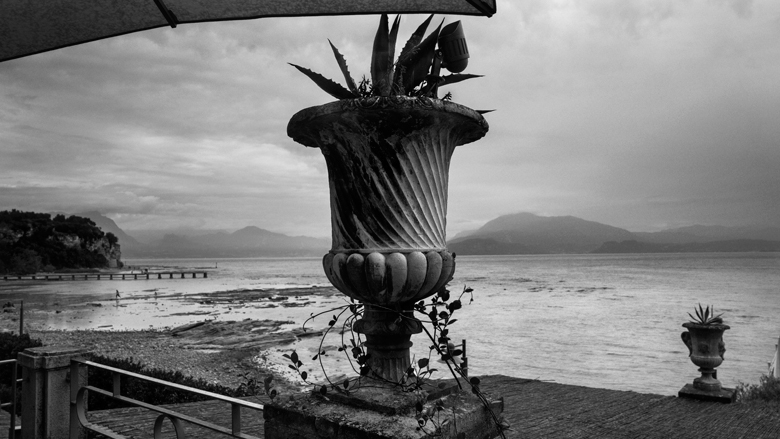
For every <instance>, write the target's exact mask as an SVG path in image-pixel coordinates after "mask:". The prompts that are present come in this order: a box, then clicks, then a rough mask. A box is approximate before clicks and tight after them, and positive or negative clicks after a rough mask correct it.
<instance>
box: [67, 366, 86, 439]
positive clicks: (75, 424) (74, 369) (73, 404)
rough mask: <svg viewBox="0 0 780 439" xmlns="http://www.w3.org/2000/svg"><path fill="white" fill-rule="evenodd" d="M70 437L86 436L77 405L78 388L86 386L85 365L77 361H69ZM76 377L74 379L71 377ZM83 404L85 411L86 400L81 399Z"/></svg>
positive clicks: (79, 437)
mask: <svg viewBox="0 0 780 439" xmlns="http://www.w3.org/2000/svg"><path fill="white" fill-rule="evenodd" d="M70 377H71V379H70V437H69V439H84V438H86V437H87V435H86V431H85V430H84V428H83V427H82V426H81V421H79V407H78V406H77V403H78V401H77V398H78V393H79V389H81V388H82V387H84V386H86V385H87V384H88V383H87V367H86V366H84V365H81V364H79V363H75V362H72V361H71V363H70ZM73 377H76V379H73ZM82 403H83V404H84V407H83V408H84V411H85V413H86V408H87V407H86V404H87V402H86V400H85V401H82Z"/></svg>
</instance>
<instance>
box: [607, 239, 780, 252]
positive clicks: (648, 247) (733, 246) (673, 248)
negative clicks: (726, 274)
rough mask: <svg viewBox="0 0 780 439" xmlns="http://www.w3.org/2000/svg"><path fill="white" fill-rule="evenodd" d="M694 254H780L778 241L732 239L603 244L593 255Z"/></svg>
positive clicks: (612, 242) (611, 242)
mask: <svg viewBox="0 0 780 439" xmlns="http://www.w3.org/2000/svg"><path fill="white" fill-rule="evenodd" d="M696 252H780V241H765V240H760V239H733V240H728V241H710V242H688V243H683V244H678V243H675V244H670V243H650V242H638V241H622V242H615V241H610V242H605V243H604V244H602V245H601V247H599V248H597V249H596V250H594V251H593V253H696Z"/></svg>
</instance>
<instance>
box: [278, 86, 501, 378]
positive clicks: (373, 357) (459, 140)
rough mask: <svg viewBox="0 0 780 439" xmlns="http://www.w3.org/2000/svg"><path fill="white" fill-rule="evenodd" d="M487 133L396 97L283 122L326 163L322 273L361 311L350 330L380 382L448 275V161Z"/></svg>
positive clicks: (449, 109) (397, 370) (477, 121)
mask: <svg viewBox="0 0 780 439" xmlns="http://www.w3.org/2000/svg"><path fill="white" fill-rule="evenodd" d="M487 130H488V125H487V122H486V121H485V119H484V118H483V117H482V116H481V115H480V114H479V113H477V112H476V111H474V110H471V109H469V108H466V107H463V106H461V105H458V104H454V103H451V102H446V101H441V100H438V99H429V98H409V97H404V96H396V97H371V98H363V99H347V100H340V101H336V102H331V103H329V104H325V105H321V106H318V107H311V108H307V109H304V110H301V111H300V112H298V113H297V114H295V115H294V116H293V117H292V119H291V120H290V123H289V124H288V126H287V134H288V135H289V136H290V137H292V138H293V140H295V141H296V142H298V143H301V144H303V145H305V146H309V147H315V148H319V149H320V151H321V152H322V154H323V156H324V157H325V162H326V164H327V167H328V179H329V185H330V208H331V227H332V247H331V251H330V252H329V253H328V254H326V255H325V257H324V258H323V268H324V270H325V274H326V275H327V277H328V279H329V280H330V281H331V283H332V284H333V285H334V286H335V287H336V288H337V289H338V290H339V291H341V292H342V293H344V294H346V295H347V296H349V297H351V298H353V299H355V300H358V301H360V302H362V303H363V304H364V305H365V312H364V315H363V318H362V319H361V320H359V321H358V322H356V324H355V325H354V328H353V329H355V330H356V331H357V332H360V333H363V334H364V335H365V337H366V346H367V348H368V354H369V358H370V359H369V366H370V367H371V369H372V371H373V373H374V374H375V375H377V376H379V377H382V378H385V379H388V380H391V381H397V380H398V379H399V378H400V377H401V376H402V375H403V374H404V373H405V371H406V369H407V368H408V367H409V364H410V360H409V347H411V341H410V337H411V334H414V333H418V332H420V331H421V326H420V322H419V321H418V320H416V319H415V318H414V316H413V315H412V307H413V305H414V303H415V302H416V301H419V300H422V299H424V298H426V297H429V296H431V295H433V294H435V293H436V292H437V291H439V290H440V289H441V288H442V287H443V286H444V285H445V284H446V283H447V282H448V281H449V280H450V279H451V278H452V275H453V273H454V271H455V260H454V258H453V256H452V255H451V254H450V253H449V252H448V251H447V248H446V225H447V183H448V175H449V165H450V158H451V157H452V153H453V151H454V150H455V147H457V146H459V145H463V144H466V143H470V142H473V141H475V140H478V139H480V138H481V137H483V136H484V135H485V133H486V132H487Z"/></svg>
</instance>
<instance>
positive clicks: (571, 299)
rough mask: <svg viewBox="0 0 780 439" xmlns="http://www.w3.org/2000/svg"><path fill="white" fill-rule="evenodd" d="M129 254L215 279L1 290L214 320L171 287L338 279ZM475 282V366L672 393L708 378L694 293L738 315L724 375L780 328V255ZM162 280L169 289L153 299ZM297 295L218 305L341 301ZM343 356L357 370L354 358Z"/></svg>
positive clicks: (685, 258)
mask: <svg viewBox="0 0 780 439" xmlns="http://www.w3.org/2000/svg"><path fill="white" fill-rule="evenodd" d="M126 262H127V263H128V264H133V265H145V266H149V265H165V266H176V267H188V268H201V269H202V268H204V267H208V268H209V269H210V272H209V278H208V279H184V280H181V279H180V280H156V279H153V280H148V281H147V280H144V281H132V282H129V281H128V282H119V281H85V282H84V281H82V282H79V281H75V282H73V281H68V282H64V281H63V282H49V283H38V284H34V285H28V286H25V285H24V284H19V283H14V285H3V284H0V299H3V300H4V299H5V298H6V297H11V296H14V297H18V296H19V294H28V295H29V294H50V293H52V292H55V291H56V292H57V293H58V294H61V295H80V296H81V295H84V296H85V297H90V298H93V299H92V300H98V301H103V302H104V303H107V304H110V303H111V299H113V295H114V289H120V290H121V293H122V295H123V297H124V299H123V300H126V299H128V298H130V300H136V302H137V303H138V306H136V307H134V308H132V309H134V312H133V313H132V315H130V313H128V311H127V310H128V309H130V308H127V309H125V308H120V307H117V308H116V310H115V311H111V310H110V307H104V308H103V310H102V311H101V312H100V313H96V314H94V316H92V317H90V316H77V315H71V316H67V317H66V316H64V315H63V316H61V317H60V315H57V316H56V317H53V318H52V319H51V321H48V322H45V324H43V325H42V326H46V327H51V328H98V327H100V326H103V327H105V326H106V325H107V324H111V325H112V326H111V329H120V328H128V329H142V328H147V327H149V326H153V327H162V326H171V325H178V324H182V323H187V322H189V321H198V320H203V318H204V316H203V315H197V316H193V315H186V313H177V312H175V311H177V306H179V305H177V303H176V302H175V301H167V300H166V299H165V298H166V297H169V298H173V297H176V296H179V295H182V294H200V293H206V292H212V291H226V290H238V289H260V288H269V287H293V286H312V285H319V286H327V285H329V284H328V282H327V279H326V278H325V276H324V274H323V272H322V267H321V263H320V260H319V259H318V258H284V259H272V258H258V259H210V260H202V259H191V260H130V261H126ZM215 265H217V268H215ZM465 285H468V286H469V287H472V288H473V289H474V302H473V303H472V304H470V305H465V304H466V303H467V302H468V300H464V305H465V306H464V307H463V309H462V310H460V311H458V316H457V318H458V322H457V323H456V324H454V325H453V326H452V327H451V330H450V335H451V337H452V338H453V339H455V340H459V339H461V338H465V339H467V341H468V353H469V362H470V371H471V373H472V374H477V375H482V374H495V373H497V374H505V375H511V376H516V377H523V378H535V379H542V380H549V381H555V382H559V383H565V384H577V385H584V386H589V387H602V388H609V389H617V390H634V391H638V392H647V393H660V394H665V395H673V394H676V392H677V391H678V390H679V389H680V388H681V387H682V386H683V385H684V384H685V383H688V382H691V381H692V380H693V378H695V377H696V376H698V372H697V370H696V366H694V365H693V363H691V362H690V360H689V359H688V358H687V357H688V350H687V348H686V347H685V345H684V344H683V343H682V341H681V340H680V333H681V332H682V331H683V328H682V327H681V324H682V323H683V322H686V321H687V320H688V315H687V312H691V313H693V307H694V306H695V305H696V304H698V303H701V304H702V305H707V304H711V305H714V306H715V307H716V310H717V312H719V313H720V312H722V313H724V319H725V322H726V323H727V324H728V325H730V326H731V330H729V331H726V333H725V335H724V341H725V343H726V349H727V351H726V354H725V361H724V362H723V364H722V365H721V366H720V367H719V368H718V377H719V379H720V380H721V381H722V382H723V384H724V385H726V386H729V387H733V386H734V385H736V384H737V383H739V382H757V381H758V378H759V376H760V375H761V374H763V373H766V371H767V362H768V361H769V360H770V359H771V358H772V356H773V354H774V351H775V343H776V342H777V339H778V336H779V335H780V253H708V254H643V255H530V256H525V255H523V256H459V257H458V258H457V271H456V274H455V278H454V279H453V281H452V283H451V284H450V290H451V291H452V292H453V293H455V292H458V291H460V290H462V288H463V287H464V286H465ZM153 292H156V293H157V294H158V295H159V300H155V299H152V294H153ZM299 300H302V301H307V306H305V307H297V308H273V309H268V308H239V309H232V308H231V309H230V310H226V309H222V310H221V311H220V312H218V313H212V314H211V315H212V318H220V319H224V320H229V319H234V320H235V319H241V318H246V317H252V318H269V319H290V320H292V321H295V322H296V324H301V323H302V322H303V320H305V318H306V317H307V316H308V315H309V314H310V313H312V312H315V313H316V312H318V311H320V310H325V309H328V308H330V307H333V306H338V305H341V304H343V300H342V299H341V298H340V297H324V298H317V299H315V300H310V299H306V298H305V297H302V298H300V299H299ZM112 312H114V313H115V314H114V315H112V314H111V313H112ZM204 314H206V311H204ZM128 316H129V317H128ZM320 320H321V321H320ZM327 320H328V318H327V317H323V318H321V319H318V320H317V321H315V324H314V325H313V326H315V327H322V326H324V325H325V324H326V323H327ZM413 341H415V342H416V346H415V348H414V354H415V355H417V356H421V355H425V354H426V353H427V346H428V345H429V344H430V343H429V342H427V341H426V340H425V339H424V338H423V336H416V337H414V338H413ZM330 343H331V344H337V343H339V342H338V341H336V340H334V341H332V342H330ZM295 348H296V349H298V350H299V352H303V351H305V350H308V351H309V352H308V353H312V354H313V352H316V349H317V348H316V346H315V345H313V342H312V341H311V340H307V341H305V342H301V344H300V345H298V346H295ZM302 357H303V356H302ZM334 364H335V366H334V367H336V368H342V369H343V371H344V372H346V366H345V362H341V363H339V362H336V363H334Z"/></svg>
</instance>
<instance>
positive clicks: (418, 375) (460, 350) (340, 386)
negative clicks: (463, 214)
mask: <svg viewBox="0 0 780 439" xmlns="http://www.w3.org/2000/svg"><path fill="white" fill-rule="evenodd" d="M473 291H474V290H473V289H472V288H470V287H467V286H464V288H463V290H462V291H461V293H460V294H459V295H458V296H457V298H455V299H454V300H451V299H453V295H452V294H451V292H450V291H449V290H448V289H446V288H442V289H441V290H440V291H439V292H437V293H436V294H435V295H433V296H432V297H431V298H430V299H429V300H428V301H425V300H421V301H419V302H417V303H415V304H414V308H413V309H414V311H415V313H417V314H418V315H419V316H420V319H419V320H420V322H422V323H423V325H422V328H423V332H424V333H425V334H426V336H427V337H428V340H429V341H430V343H431V344H430V346H429V349H428V355H427V356H426V357H424V358H420V359H417V361H413V362H412V364H411V365H410V366H409V368H408V369H407V370H406V373H405V374H404V375H403V376H402V377H401V378H400V379H399V380H398V381H397V382H395V381H390V380H387V379H384V378H382V377H380V376H378V375H377V374H373V373H372V370H371V368H370V366H369V354H368V353H367V351H366V347H365V341H364V340H363V338H362V336H361V334H360V333H357V332H355V331H353V329H352V327H353V324H354V323H355V322H356V321H357V319H358V318H360V317H361V316H362V315H363V311H364V307H363V305H362V304H361V303H359V302H356V301H355V300H354V299H350V303H349V304H346V305H342V306H339V307H336V308H332V309H329V310H326V311H323V312H320V313H317V314H312V315H311V316H310V317H309V318H308V319H307V320H306V321H305V322H304V324H303V327H304V329H305V328H306V325H307V324H308V323H309V322H310V321H313V320H315V319H316V318H318V317H322V316H326V315H330V319H329V321H328V324H327V327H326V329H325V330H324V332H323V335H322V337H321V338H320V342H319V345H318V350H317V353H316V354H315V355H314V356H313V357H312V361H318V362H319V365H320V368H321V370H322V371H323V374H324V376H325V381H326V382H327V384H321V385H317V384H314V383H312V382H310V381H309V375H308V373H307V372H306V371H305V370H303V369H302V367H303V365H304V363H303V361H302V360H301V358H300V356H299V355H298V353H297V352H296V351H292V352H291V353H290V354H284V355H283V356H284V358H286V359H287V360H288V364H287V367H288V368H289V369H291V370H292V371H294V372H295V373H296V374H297V375H298V376H300V378H301V380H303V382H304V383H306V384H307V385H310V386H312V388H313V389H314V390H315V391H316V392H319V393H320V394H321V395H327V394H328V392H338V393H342V394H346V395H348V394H350V392H351V391H352V390H353V389H354V388H357V387H359V386H360V385H361V381H362V380H363V378H367V377H370V378H371V379H372V380H380V381H383V382H385V383H389V384H392V385H394V386H397V387H398V388H399V389H400V390H401V391H404V392H417V393H418V394H419V395H422V392H421V391H422V390H423V386H425V385H426V384H428V383H429V381H430V379H431V377H432V375H433V374H434V373H435V372H437V371H438V369H436V368H433V367H432V363H431V360H432V359H434V358H436V357H438V359H439V360H441V362H442V363H444V364H445V365H446V366H447V369H448V371H449V374H450V375H451V376H452V377H453V378H454V379H455V383H456V384H457V386H458V389H460V390H462V389H463V388H464V387H467V388H470V390H471V392H472V393H473V394H474V395H475V396H476V397H477V398H478V399H479V400H480V401H481V403H482V404H483V405H484V406H485V407H486V408H487V410H488V412H489V414H490V416H491V417H492V419H493V422H494V423H495V425H496V426H497V429H498V431H499V433H500V435H501V437H502V438H505V437H506V436H505V435H504V431H506V430H507V429H509V425H508V424H507V423H506V421H504V420H503V419H501V418H499V417H498V415H496V414H495V412H494V411H493V410H492V408H491V402H490V401H489V400H488V398H487V396H486V395H485V394H484V393H483V392H482V390H481V389H480V387H479V385H480V380H479V378H477V377H469V376H468V363H467V358H466V356H465V352H464V350H465V340H463V343H462V344H460V345H456V344H454V343H453V341H452V338H451V337H450V326H451V325H453V324H455V323H457V321H458V319H456V318H454V315H455V314H456V313H457V312H458V310H460V309H461V308H462V307H463V298H464V296H467V297H468V300H469V302H468V303H469V304H471V303H472V302H473V301H474V294H473ZM373 306H375V307H376V308H378V309H383V310H388V311H392V310H391V309H389V308H384V307H381V306H377V305H373ZM397 318H398V319H399V320H398V321H400V319H411V317H409V316H408V315H405V314H403V313H400V312H399V313H398V317H397ZM339 323H340V330H339V335H340V340H341V341H340V344H339V347H338V349H337V351H338V352H343V353H344V354H345V356H346V358H347V360H348V361H349V364H350V367H351V368H352V370H353V371H354V372H355V373H356V374H357V377H355V378H346V379H344V380H343V381H340V382H333V381H332V380H331V378H330V377H329V376H328V374H327V371H326V368H325V365H324V364H323V362H322V357H323V356H327V355H328V353H327V352H326V350H325V349H323V345H324V343H325V339H326V338H327V336H328V335H329V334H330V333H331V332H332V331H334V330H337V329H338V327H339ZM429 327H430V328H429ZM264 383H265V393H266V394H267V395H268V396H269V397H270V398H271V399H274V398H275V397H276V396H277V395H278V392H277V391H276V389H275V388H273V386H272V377H268V378H266V379H265V382H264ZM442 386H443V384H442ZM415 408H416V415H417V422H418V429H419V430H424V431H425V432H426V433H429V434H436V433H437V431H440V429H441V426H442V421H441V416H442V412H443V411H444V407H443V405H442V403H441V401H440V400H439V401H436V402H435V403H434V404H433V405H428V406H426V405H425V404H424V401H423V400H420V401H418V402H417V404H416V407H415ZM429 424H430V425H432V426H433V431H429V430H428V429H429V428H430V425H429Z"/></svg>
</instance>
